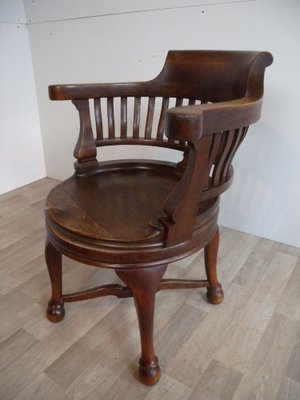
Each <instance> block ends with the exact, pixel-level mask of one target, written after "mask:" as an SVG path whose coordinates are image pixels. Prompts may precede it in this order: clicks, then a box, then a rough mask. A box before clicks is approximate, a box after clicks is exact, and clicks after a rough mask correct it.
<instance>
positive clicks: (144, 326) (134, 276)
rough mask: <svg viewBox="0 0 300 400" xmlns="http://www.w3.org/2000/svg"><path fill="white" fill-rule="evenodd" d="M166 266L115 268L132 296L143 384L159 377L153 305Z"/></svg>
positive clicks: (154, 381) (157, 379) (156, 380)
mask: <svg viewBox="0 0 300 400" xmlns="http://www.w3.org/2000/svg"><path fill="white" fill-rule="evenodd" d="M166 268H167V266H166V265H162V266H159V267H154V268H146V269H126V270H121V269H120V270H116V273H117V275H118V276H119V277H120V278H121V279H122V281H123V282H124V283H125V284H126V285H127V286H128V287H129V288H130V289H131V291H132V293H133V296H134V300H135V306H136V311H137V316H138V321H139V327H140V335H141V349H142V353H141V358H140V361H139V364H140V367H139V375H140V378H141V381H142V382H143V383H144V384H145V385H155V383H157V382H158V381H159V379H160V367H159V364H158V359H157V357H156V355H155V352H154V347H153V326H154V305H155V294H156V289H157V285H158V283H159V282H160V280H161V278H162V276H163V274H164V272H165V270H166Z"/></svg>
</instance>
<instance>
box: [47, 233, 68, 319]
mask: <svg viewBox="0 0 300 400" xmlns="http://www.w3.org/2000/svg"><path fill="white" fill-rule="evenodd" d="M45 258H46V263H47V267H48V272H49V276H50V281H51V287H52V296H51V300H50V301H49V303H48V308H47V318H48V319H49V321H51V322H59V321H61V320H62V319H63V318H64V316H65V309H64V303H63V301H62V254H61V253H60V252H58V251H57V250H56V249H55V247H54V246H53V245H52V244H51V243H50V241H49V240H48V239H47V242H46V247H45Z"/></svg>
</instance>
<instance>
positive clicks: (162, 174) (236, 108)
mask: <svg viewBox="0 0 300 400" xmlns="http://www.w3.org/2000/svg"><path fill="white" fill-rule="evenodd" d="M271 63H272V56H271V54H269V53H267V52H248V51H170V52H169V53H168V55H167V59H166V62H165V65H164V67H163V70H162V72H161V73H160V74H159V75H158V76H157V77H156V78H155V79H153V80H151V81H149V82H135V83H115V84H82V85H78V84H76V85H54V86H50V87H49V94H50V99H52V100H71V101H72V103H73V104H74V105H75V107H76V108H77V110H78V112H79V119H80V132H79V138H78V141H77V144H76V147H75V150H74V156H75V157H76V159H77V161H76V162H75V174H74V175H73V176H72V177H71V178H69V179H67V180H66V181H65V182H62V183H60V184H59V185H58V186H56V187H55V188H54V189H53V190H52V191H51V192H50V194H49V195H48V198H47V202H46V211H45V214H46V225H47V234H48V235H47V243H46V250H45V254H46V262H47V266H48V270H49V275H50V280H51V285H52V297H51V300H50V301H49V304H48V309H47V317H48V319H49V320H50V321H52V322H58V321H61V320H62V319H63V317H64V314H65V310H64V303H65V302H71V301H79V300H85V299H91V298H95V297H99V296H105V295H114V296H117V297H119V298H122V297H129V296H133V297H134V300H135V306H136V310H137V315H138V320H139V328H140V335H141V358H140V362H139V364H140V366H139V373H140V378H141V380H142V382H143V383H144V384H146V385H153V384H155V383H156V382H157V381H158V380H159V378H160V367H159V364H158V359H157V357H156V355H155V352H154V348H153V318H154V303H155V295H156V292H158V291H159V290H165V289H176V288H178V289H180V288H200V287H206V288H207V300H208V301H209V302H210V303H212V304H218V303H220V302H221V301H222V300H223V291H222V287H221V284H220V283H219V281H218V278H217V273H216V261H217V251H218V244H219V231H218V225H217V218H218V211H219V197H220V194H221V193H223V192H224V191H225V190H226V189H227V188H228V187H229V186H230V184H231V182H232V177H233V168H232V166H231V162H232V158H233V156H234V154H235V152H236V151H237V149H238V147H239V145H240V144H241V142H242V141H243V139H244V137H245V135H246V132H247V130H248V126H249V125H250V124H252V123H254V122H255V121H257V120H258V119H259V117H260V113H261V106H262V96H263V79H264V71H265V68H266V67H267V66H268V65H270V64H271ZM144 106H146V110H143V107H144ZM91 113H92V114H93V115H92V117H93V118H94V122H93V123H92V121H91ZM117 114H118V117H117ZM93 126H95V128H93ZM122 144H126V145H144V146H145V145H146V146H159V147H165V148H170V149H175V150H178V151H181V152H182V154H183V159H182V161H181V162H179V163H171V162H165V161H150V160H118V161H110V162H98V160H97V158H96V156H97V147H101V146H112V145H122ZM202 248H204V255H205V269H206V275H207V279H205V280H184V279H162V278H163V275H164V272H165V271H166V268H167V266H168V264H171V263H172V262H174V261H177V260H179V259H181V258H184V257H186V256H189V255H191V254H192V253H194V252H196V251H198V250H200V249H202ZM62 255H65V256H67V257H70V258H71V259H73V260H76V261H79V262H81V263H84V264H87V265H93V266H97V267H101V268H112V269H114V270H115V272H116V274H117V275H118V277H119V278H120V279H121V280H122V281H123V282H124V283H125V285H126V286H122V285H119V284H110V285H103V286H100V287H95V288H92V289H90V290H86V291H82V292H78V293H71V294H64V293H63V291H62Z"/></svg>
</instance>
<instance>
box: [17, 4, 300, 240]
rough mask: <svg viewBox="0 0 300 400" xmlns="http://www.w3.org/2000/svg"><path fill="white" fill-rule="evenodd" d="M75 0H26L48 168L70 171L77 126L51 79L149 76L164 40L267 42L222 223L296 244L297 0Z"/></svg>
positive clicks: (188, 45) (299, 234) (235, 45)
mask: <svg viewBox="0 0 300 400" xmlns="http://www.w3.org/2000/svg"><path fill="white" fill-rule="evenodd" d="M71 3H72V6H71ZM71 3H70V0H60V1H59V5H58V0H53V1H52V2H51V3H50V2H49V1H46V0H40V1H39V2H32V1H31V0H24V4H25V10H26V15H27V19H28V20H30V25H29V35H30V43H31V49H32V57H33V64H34V70H35V77H36V85H37V93H38V101H39V107H40V118H41V125H42V134H43V143H44V149H45V157H46V165H47V173H48V175H49V176H52V177H56V178H60V179H62V178H65V177H66V176H68V175H69V174H70V173H71V172H72V170H73V168H72V162H73V159H72V150H73V147H74V144H75V142H76V138H77V132H78V122H77V115H76V111H75V109H74V107H73V106H72V105H71V104H70V103H67V102H50V101H49V100H48V95H47V86H48V85H49V84H53V83H78V82H81V83H82V82H109V81H127V80H129V81H131V80H144V79H150V78H152V77H154V76H155V75H156V74H157V73H158V72H159V71H160V69H161V67H162V64H163V61H164V58H165V55H166V53H167V50H168V49H247V50H250V49H251V50H268V51H271V52H272V53H273V55H274V60H275V61H274V64H273V65H272V66H271V67H270V68H268V69H267V72H266V81H265V82H266V84H265V100H264V109H263V117H262V119H261V121H260V122H259V123H257V124H256V125H254V126H253V127H251V129H250V132H249V134H248V138H247V139H246V141H245V143H244V145H243V146H242V148H241V150H240V152H239V154H238V155H237V157H236V159H235V163H234V164H235V167H236V176H235V182H234V185H233V187H232V188H231V190H230V191H229V192H227V193H226V194H225V195H224V196H223V202H222V210H221V218H220V223H221V224H223V225H226V226H229V227H232V228H235V229H238V230H241V231H245V232H248V233H252V234H256V235H259V236H263V237H266V238H270V239H272V240H277V241H281V242H284V243H288V244H292V245H296V246H300V207H299V204H300V185H299V183H300V177H299V174H300V172H299V169H300V161H299V160H300V134H299V128H300V122H299V118H298V113H299V104H300V101H299V100H300V99H299V97H300V90H299V89H300V87H299V86H300V84H299V76H298V75H299V72H298V71H299V65H300V52H299V51H297V49H298V48H299V40H300V28H299V16H300V2H299V1H298V0H287V1H282V0H252V1H251V0H250V1H237V2H231V1H229V2H226V1H223V3H224V4H220V2H217V1H215V2H212V1H207V2H206V4H205V1H198V2H197V0H195V1H193V2H186V1H183V0H182V1H179V0H177V1H175V0H173V1H172V0H165V1H155V2H151V7H150V6H149V3H150V2H149V1H139V2H137V1H133V0H131V1H127V2H126V3H125V2H117V1H110V2H109V1H101V2H99V1H96V0H89V1H85V2H83V1H79V0H76V1H72V2H71ZM120 3H121V4H120ZM212 3H215V4H212ZM217 3H218V4H217ZM124 4H126V8H124V7H125V6H124ZM191 4H194V5H197V4H204V5H201V6H198V7H190V5H191ZM149 8H157V9H156V10H152V11H151V10H149ZM158 8H159V9H158ZM164 8H165V9H164ZM139 10H140V11H139ZM143 10H144V11H143ZM112 151H113V152H114V156H120V153H117V154H116V150H115V149H113V150H112ZM107 156H108V155H107V154H106V156H105V157H107ZM168 156H169V155H168Z"/></svg>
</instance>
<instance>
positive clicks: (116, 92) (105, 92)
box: [48, 82, 151, 100]
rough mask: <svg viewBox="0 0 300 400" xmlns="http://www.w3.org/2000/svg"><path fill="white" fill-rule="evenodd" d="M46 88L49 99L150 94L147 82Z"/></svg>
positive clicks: (52, 86) (51, 86)
mask: <svg viewBox="0 0 300 400" xmlns="http://www.w3.org/2000/svg"><path fill="white" fill-rule="evenodd" d="M48 90H49V98H50V99H51V100H79V99H80V100H83V99H93V98H94V99H95V98H99V97H122V96H124V97H126V96H132V97H135V96H141V93H143V95H151V93H150V92H151V87H150V86H149V83H148V82H131V83H87V84H75V85H50V86H49V88H48ZM144 93H145V94H144Z"/></svg>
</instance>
